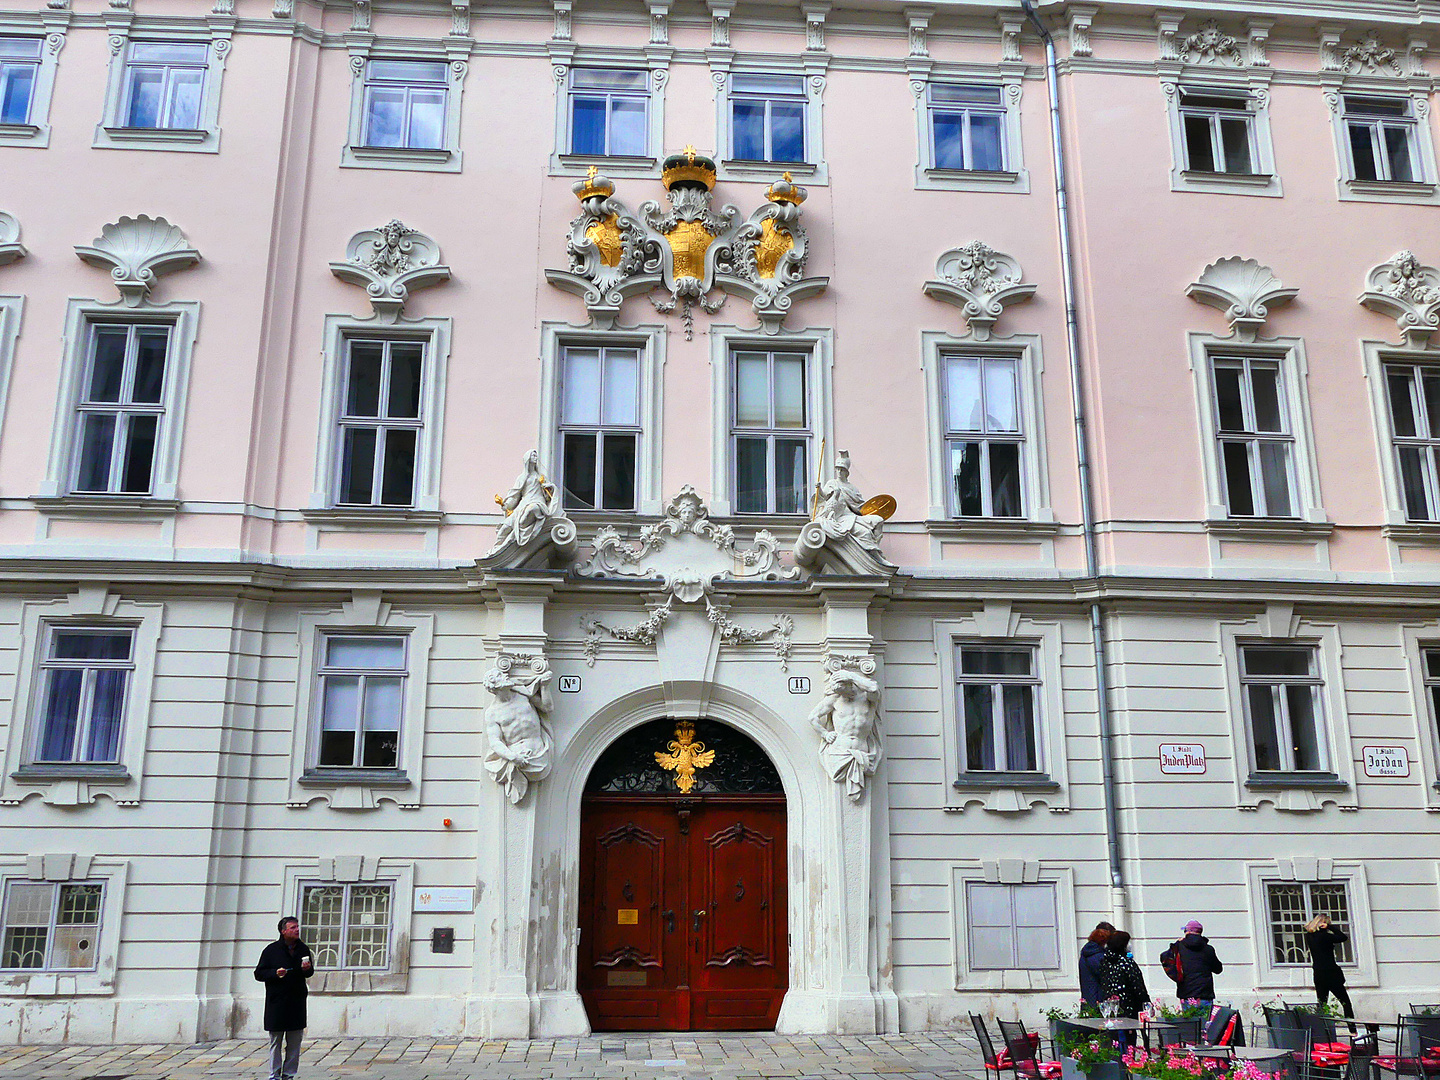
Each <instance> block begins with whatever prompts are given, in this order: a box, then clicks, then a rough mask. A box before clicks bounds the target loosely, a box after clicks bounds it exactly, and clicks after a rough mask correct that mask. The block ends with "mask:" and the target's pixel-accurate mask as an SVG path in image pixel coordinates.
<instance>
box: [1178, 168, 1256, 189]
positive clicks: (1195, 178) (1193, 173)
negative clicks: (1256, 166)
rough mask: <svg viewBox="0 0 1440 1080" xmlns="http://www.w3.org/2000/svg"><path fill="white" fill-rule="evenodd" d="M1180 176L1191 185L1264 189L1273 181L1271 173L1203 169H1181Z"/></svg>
mask: <svg viewBox="0 0 1440 1080" xmlns="http://www.w3.org/2000/svg"><path fill="white" fill-rule="evenodd" d="M1180 175H1181V176H1183V177H1184V178H1185V179H1186V180H1188V181H1190V182H1191V183H1192V184H1244V185H1245V186H1247V187H1266V186H1267V185H1269V184H1271V183H1273V182H1274V180H1275V176H1274V174H1272V173H1238V172H1206V171H1205V170H1203V169H1183V170H1181V172H1180Z"/></svg>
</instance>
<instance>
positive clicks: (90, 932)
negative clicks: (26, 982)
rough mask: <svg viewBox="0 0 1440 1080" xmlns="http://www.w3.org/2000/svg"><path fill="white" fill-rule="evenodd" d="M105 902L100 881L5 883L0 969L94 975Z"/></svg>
mask: <svg viewBox="0 0 1440 1080" xmlns="http://www.w3.org/2000/svg"><path fill="white" fill-rule="evenodd" d="M104 898H105V886H104V885H103V884H102V883H100V882H90V881H79V882H74V881H67V882H49V881H16V880H11V881H7V882H6V883H5V914H4V920H3V921H4V926H5V939H4V942H3V945H0V968H4V969H6V970H11V971H15V970H39V971H93V970H94V968H95V964H96V957H97V956H98V955H99V950H98V948H97V946H98V945H99V941H100V921H101V912H102V909H103V901H104Z"/></svg>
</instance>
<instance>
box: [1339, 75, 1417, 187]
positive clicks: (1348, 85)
mask: <svg viewBox="0 0 1440 1080" xmlns="http://www.w3.org/2000/svg"><path fill="white" fill-rule="evenodd" d="M1346 95H1350V96H1351V97H1369V98H1398V99H1402V100H1404V101H1406V102H1407V103H1408V104H1409V106H1410V116H1411V118H1412V123H1413V128H1412V130H1413V131H1414V133H1415V140H1414V143H1413V146H1412V151H1413V155H1414V164H1415V169H1416V179H1415V180H1414V181H1411V182H1396V181H1386V180H1356V179H1354V177H1355V166H1354V162H1353V161H1352V159H1351V150H1350V133H1349V129H1348V128H1347V126H1346V117H1345V102H1344V98H1345V96H1346ZM1430 98H1431V89H1430V86H1429V80H1413V81H1411V82H1400V81H1397V80H1393V79H1385V78H1381V77H1373V76H1372V77H1359V76H1351V77H1349V78H1346V79H1345V80H1344V81H1343V82H1340V83H1338V84H1337V83H1334V82H1332V81H1330V80H1326V85H1325V103H1326V105H1327V106H1328V107H1329V110H1330V129H1331V132H1332V134H1333V135H1334V139H1335V167H1336V180H1335V185H1336V189H1337V191H1338V192H1339V195H1340V201H1341V202H1394V203H1427V204H1440V173H1437V169H1436V161H1435V140H1434V137H1433V136H1432V134H1431V131H1430V127H1431V122H1430Z"/></svg>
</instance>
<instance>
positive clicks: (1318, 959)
mask: <svg viewBox="0 0 1440 1080" xmlns="http://www.w3.org/2000/svg"><path fill="white" fill-rule="evenodd" d="M1344 940H1346V937H1345V931H1343V930H1337V929H1335V927H1333V926H1331V925H1330V916H1329V915H1316V916H1315V918H1313V919H1311V920H1310V921H1309V922H1308V923H1306V924H1305V944H1306V945H1307V946H1308V947H1309V949H1310V964H1311V967H1312V969H1313V971H1314V974H1315V1000H1316V1002H1317V1003H1319V1005H1320V1006H1321V1007H1322V1008H1323V1007H1324V1005H1325V999H1326V998H1327V997H1329V996H1330V995H1331V994H1334V995H1335V1000H1336V1001H1338V1002H1339V1003H1340V1008H1341V1009H1343V1010H1344V1012H1345V1015H1346V1016H1348V1017H1350V1018H1352V1019H1353V1018H1354V1016H1355V1010H1354V1009H1353V1008H1351V1006H1350V995H1349V994H1348V993H1346V991H1345V972H1343V971H1341V970H1340V965H1339V964H1338V963H1336V962H1335V946H1336V945H1339V944H1340V943H1341V942H1342V941H1344Z"/></svg>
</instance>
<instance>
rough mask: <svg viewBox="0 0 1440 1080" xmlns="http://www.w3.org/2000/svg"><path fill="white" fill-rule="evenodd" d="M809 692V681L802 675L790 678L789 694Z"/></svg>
mask: <svg viewBox="0 0 1440 1080" xmlns="http://www.w3.org/2000/svg"><path fill="white" fill-rule="evenodd" d="M809 692H810V680H809V679H808V678H807V677H806V676H804V675H791V676H790V693H792V694H808V693H809Z"/></svg>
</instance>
